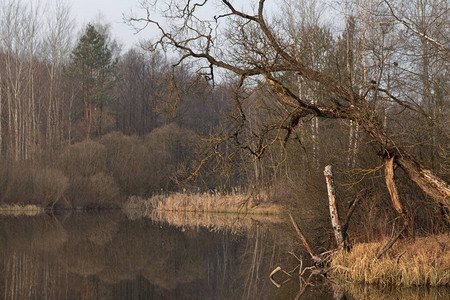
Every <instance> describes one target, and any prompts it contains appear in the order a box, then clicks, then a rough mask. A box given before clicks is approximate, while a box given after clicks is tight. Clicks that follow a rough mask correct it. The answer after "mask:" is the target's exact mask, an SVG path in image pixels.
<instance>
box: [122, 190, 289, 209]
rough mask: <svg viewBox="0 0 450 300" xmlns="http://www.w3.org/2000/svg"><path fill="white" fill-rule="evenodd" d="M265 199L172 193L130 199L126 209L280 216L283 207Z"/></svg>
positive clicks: (227, 194)
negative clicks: (145, 198) (144, 198)
mask: <svg viewBox="0 0 450 300" xmlns="http://www.w3.org/2000/svg"><path fill="white" fill-rule="evenodd" d="M264 199H266V198H265V197H261V196H260V197H258V198H255V197H253V196H252V195H250V194H248V193H240V192H237V191H233V192H231V193H219V192H210V193H194V194H188V193H172V194H168V195H157V196H153V197H151V198H149V199H147V200H144V201H142V200H141V199H138V198H137V197H130V198H129V199H128V201H127V204H126V205H125V207H128V208H131V207H133V206H134V207H135V208H136V207H141V209H142V207H143V208H144V209H145V210H149V209H151V210H157V211H178V212H220V213H245V214H247V213H249V214H279V213H280V212H281V207H280V206H278V205H275V204H269V203H268V202H267V201H264Z"/></svg>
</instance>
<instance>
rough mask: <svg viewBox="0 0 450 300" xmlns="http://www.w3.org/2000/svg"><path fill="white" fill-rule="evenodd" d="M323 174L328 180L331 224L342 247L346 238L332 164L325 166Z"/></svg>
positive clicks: (338, 243) (340, 247)
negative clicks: (337, 202) (338, 206)
mask: <svg viewBox="0 0 450 300" xmlns="http://www.w3.org/2000/svg"><path fill="white" fill-rule="evenodd" d="M323 174H324V175H325V179H326V182H327V191H328V206H329V208H330V218H331V225H332V226H333V232H334V237H335V238H336V243H337V245H338V248H339V249H342V248H344V246H345V240H344V235H343V234H342V228H341V225H340V224H339V214H338V210H337V205H336V193H335V191H334V181H333V173H332V171H331V165H328V166H326V167H325V170H324V171H323Z"/></svg>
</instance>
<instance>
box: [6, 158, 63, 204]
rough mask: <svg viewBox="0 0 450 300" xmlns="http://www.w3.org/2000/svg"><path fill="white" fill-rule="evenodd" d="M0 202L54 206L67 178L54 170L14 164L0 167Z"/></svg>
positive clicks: (26, 164) (60, 195) (25, 164)
mask: <svg viewBox="0 0 450 300" xmlns="http://www.w3.org/2000/svg"><path fill="white" fill-rule="evenodd" d="M0 168H1V171H0V182H1V185H0V202H1V203H3V204H10V205H11V204H21V205H26V204H35V205H38V206H51V205H54V204H55V203H56V202H58V201H59V199H60V198H61V197H62V195H63V193H64V191H65V190H66V188H67V186H68V178H67V177H66V176H64V174H63V173H62V172H61V171H59V170H56V169H50V168H42V169H41V168H40V167H39V166H35V167H33V166H31V165H30V164H29V163H15V164H9V165H6V164H4V165H2V166H0Z"/></svg>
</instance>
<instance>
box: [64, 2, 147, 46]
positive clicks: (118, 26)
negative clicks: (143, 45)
mask: <svg viewBox="0 0 450 300" xmlns="http://www.w3.org/2000/svg"><path fill="white" fill-rule="evenodd" d="M139 2H140V0H70V5H71V7H72V9H71V11H72V16H73V17H74V18H75V20H76V22H77V29H80V28H81V26H83V25H86V24H87V23H89V22H95V21H96V19H97V18H98V16H99V15H101V16H102V20H101V21H102V23H108V24H110V25H111V27H112V28H111V32H112V35H113V37H114V38H116V39H117V40H119V41H120V42H121V43H122V44H123V48H124V49H128V48H130V47H131V46H133V45H135V44H137V43H138V42H139V40H140V39H145V38H149V36H146V34H145V33H146V32H145V31H144V32H141V33H140V34H139V35H135V34H134V31H133V29H132V28H131V27H130V26H129V25H127V24H125V23H124V21H123V14H124V13H125V14H126V15H129V14H130V12H131V10H133V11H135V12H138V11H140V10H142V9H141V8H140V5H139Z"/></svg>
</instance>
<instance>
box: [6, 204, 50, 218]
mask: <svg viewBox="0 0 450 300" xmlns="http://www.w3.org/2000/svg"><path fill="white" fill-rule="evenodd" d="M44 212H45V209H44V208H43V207H39V206H36V205H19V204H12V205H8V204H3V205H0V215H1V216H37V215H40V214H43V213H44Z"/></svg>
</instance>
